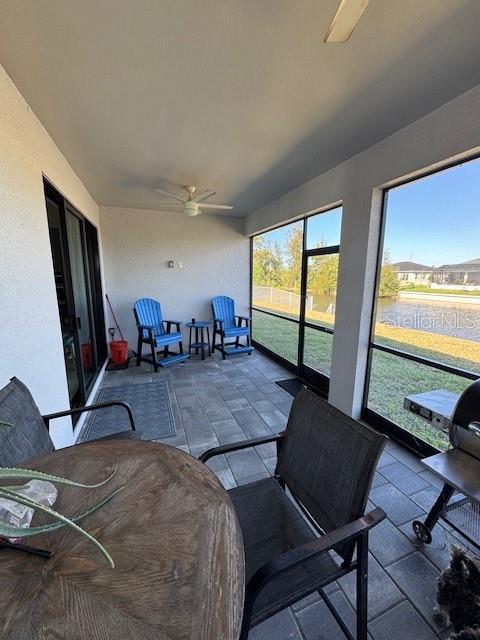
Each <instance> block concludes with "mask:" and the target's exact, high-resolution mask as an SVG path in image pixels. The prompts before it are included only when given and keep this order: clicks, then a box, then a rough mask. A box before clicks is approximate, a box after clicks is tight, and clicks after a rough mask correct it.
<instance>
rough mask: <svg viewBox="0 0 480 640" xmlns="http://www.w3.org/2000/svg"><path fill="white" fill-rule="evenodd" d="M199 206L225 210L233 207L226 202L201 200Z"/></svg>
mask: <svg viewBox="0 0 480 640" xmlns="http://www.w3.org/2000/svg"><path fill="white" fill-rule="evenodd" d="M199 206H200V209H226V210H231V209H233V207H231V206H230V205H228V204H204V203H203V202H201V203H200V204H199Z"/></svg>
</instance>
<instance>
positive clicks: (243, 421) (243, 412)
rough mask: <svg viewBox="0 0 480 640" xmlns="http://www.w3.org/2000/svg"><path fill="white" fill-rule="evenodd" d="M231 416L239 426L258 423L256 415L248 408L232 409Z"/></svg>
mask: <svg viewBox="0 0 480 640" xmlns="http://www.w3.org/2000/svg"><path fill="white" fill-rule="evenodd" d="M232 415H233V417H234V418H235V420H236V421H237V422H238V424H239V425H240V426H243V425H247V424H249V423H256V422H259V416H258V413H257V412H256V411H255V409H252V407H250V406H248V407H245V408H243V409H232Z"/></svg>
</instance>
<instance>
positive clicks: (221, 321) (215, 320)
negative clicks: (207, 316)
mask: <svg viewBox="0 0 480 640" xmlns="http://www.w3.org/2000/svg"><path fill="white" fill-rule="evenodd" d="M213 321H214V322H218V324H219V325H222V324H223V323H224V322H225V320H221V319H220V318H214V319H213Z"/></svg>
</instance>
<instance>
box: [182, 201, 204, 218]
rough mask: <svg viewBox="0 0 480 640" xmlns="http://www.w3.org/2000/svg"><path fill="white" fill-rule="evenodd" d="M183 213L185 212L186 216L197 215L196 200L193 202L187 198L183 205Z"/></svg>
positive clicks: (198, 211)
mask: <svg viewBox="0 0 480 640" xmlns="http://www.w3.org/2000/svg"><path fill="white" fill-rule="evenodd" d="M183 213H185V214H186V215H187V216H192V217H193V216H198V214H199V213H200V210H199V208H198V204H197V203H196V202H193V201H192V200H188V201H187V202H185V204H184V205H183Z"/></svg>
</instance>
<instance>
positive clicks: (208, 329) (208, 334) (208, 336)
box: [207, 327, 212, 356]
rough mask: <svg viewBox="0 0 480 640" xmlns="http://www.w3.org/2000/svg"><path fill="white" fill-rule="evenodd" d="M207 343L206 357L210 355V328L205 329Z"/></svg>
mask: <svg viewBox="0 0 480 640" xmlns="http://www.w3.org/2000/svg"><path fill="white" fill-rule="evenodd" d="M207 342H208V355H209V356H211V355H212V348H211V346H210V327H207Z"/></svg>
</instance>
